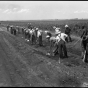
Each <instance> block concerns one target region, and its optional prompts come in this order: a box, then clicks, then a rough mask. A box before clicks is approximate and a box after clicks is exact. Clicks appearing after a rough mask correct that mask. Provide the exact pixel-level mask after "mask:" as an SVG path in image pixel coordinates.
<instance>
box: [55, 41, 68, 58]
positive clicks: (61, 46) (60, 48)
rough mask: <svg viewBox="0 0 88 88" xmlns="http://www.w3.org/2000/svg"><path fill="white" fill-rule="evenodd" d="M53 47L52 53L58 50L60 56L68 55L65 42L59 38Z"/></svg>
mask: <svg viewBox="0 0 88 88" xmlns="http://www.w3.org/2000/svg"><path fill="white" fill-rule="evenodd" d="M55 47H56V48H55V50H54V54H56V53H58V52H59V56H60V58H63V57H68V55H67V48H66V44H65V42H64V41H63V40H60V42H59V43H58V44H56V45H55Z"/></svg>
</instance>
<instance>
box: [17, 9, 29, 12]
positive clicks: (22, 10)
mask: <svg viewBox="0 0 88 88" xmlns="http://www.w3.org/2000/svg"><path fill="white" fill-rule="evenodd" d="M22 12H29V9H21V10H19V11H18V13H22Z"/></svg>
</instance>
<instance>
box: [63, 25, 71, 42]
mask: <svg viewBox="0 0 88 88" xmlns="http://www.w3.org/2000/svg"><path fill="white" fill-rule="evenodd" d="M70 32H71V29H70V28H69V27H68V25H65V34H67V35H68V39H69V41H70V42H72V39H71V36H70Z"/></svg>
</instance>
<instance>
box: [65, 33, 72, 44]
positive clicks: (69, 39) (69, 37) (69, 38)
mask: <svg viewBox="0 0 88 88" xmlns="http://www.w3.org/2000/svg"><path fill="white" fill-rule="evenodd" d="M65 34H67V35H68V40H67V42H68V41H70V42H72V39H71V36H70V33H66V32H65Z"/></svg>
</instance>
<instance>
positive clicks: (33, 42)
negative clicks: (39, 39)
mask: <svg viewBox="0 0 88 88" xmlns="http://www.w3.org/2000/svg"><path fill="white" fill-rule="evenodd" d="M35 42H36V41H35V35H34V34H32V35H31V44H35Z"/></svg>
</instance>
